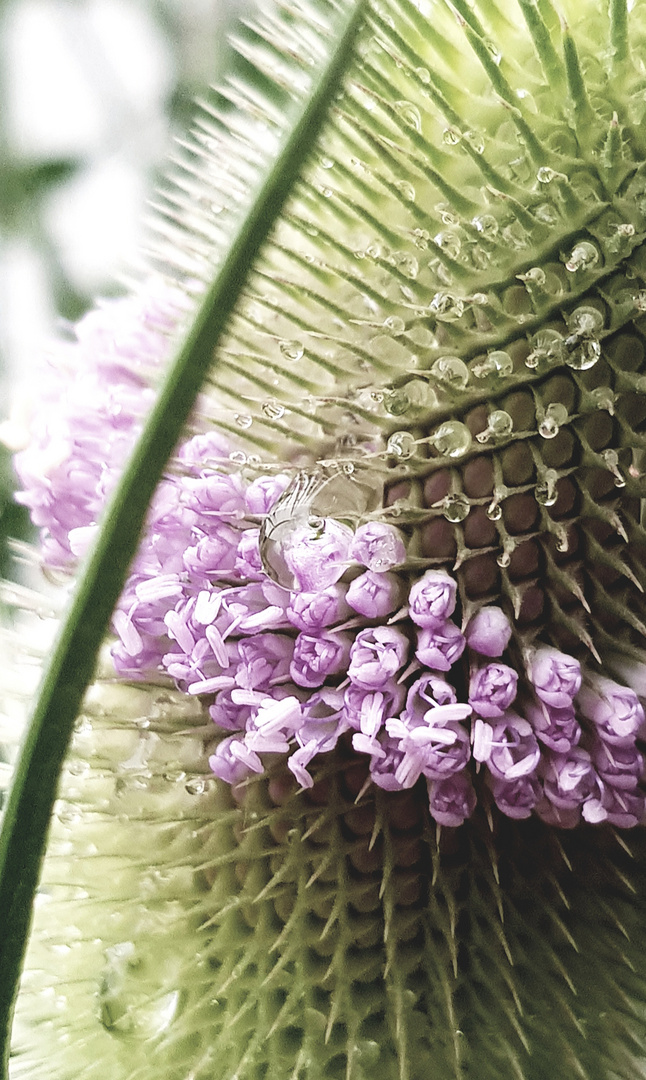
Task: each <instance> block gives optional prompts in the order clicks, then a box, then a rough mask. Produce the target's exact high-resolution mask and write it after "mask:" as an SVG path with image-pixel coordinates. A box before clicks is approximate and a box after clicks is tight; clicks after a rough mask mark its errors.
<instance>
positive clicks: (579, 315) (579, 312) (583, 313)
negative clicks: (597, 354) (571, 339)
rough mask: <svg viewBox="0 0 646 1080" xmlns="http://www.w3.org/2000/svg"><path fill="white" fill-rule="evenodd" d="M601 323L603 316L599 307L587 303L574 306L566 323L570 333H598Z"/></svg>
mask: <svg viewBox="0 0 646 1080" xmlns="http://www.w3.org/2000/svg"><path fill="white" fill-rule="evenodd" d="M603 324H604V318H603V315H602V314H601V312H600V311H599V309H598V308H596V307H592V305H588V304H582V305H581V306H580V307H578V308H575V309H574V311H573V312H572V314H571V315H570V317H569V319H568V323H567V325H568V330H569V331H570V333H572V334H598V333H599V331H600V330H602V329H603Z"/></svg>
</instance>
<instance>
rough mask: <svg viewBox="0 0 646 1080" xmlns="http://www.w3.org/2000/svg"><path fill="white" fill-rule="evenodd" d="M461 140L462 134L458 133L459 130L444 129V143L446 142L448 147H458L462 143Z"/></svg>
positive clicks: (452, 128)
mask: <svg viewBox="0 0 646 1080" xmlns="http://www.w3.org/2000/svg"><path fill="white" fill-rule="evenodd" d="M461 140H462V132H461V131H458V129H457V128H454V127H447V128H444V131H443V132H442V142H444V143H445V144H446V145H447V146H457V145H458V143H459V142H461Z"/></svg>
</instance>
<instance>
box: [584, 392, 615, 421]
mask: <svg viewBox="0 0 646 1080" xmlns="http://www.w3.org/2000/svg"><path fill="white" fill-rule="evenodd" d="M590 397H591V398H592V400H593V402H594V404H595V406H596V407H597V409H605V411H606V412H608V413H610V415H611V416H614V415H615V401H616V397H615V394H614V392H613V391H612V390H611V389H610V387H609V386H597V387H596V388H595V389H594V390H591V391H590Z"/></svg>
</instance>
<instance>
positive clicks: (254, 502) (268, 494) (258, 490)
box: [245, 473, 291, 515]
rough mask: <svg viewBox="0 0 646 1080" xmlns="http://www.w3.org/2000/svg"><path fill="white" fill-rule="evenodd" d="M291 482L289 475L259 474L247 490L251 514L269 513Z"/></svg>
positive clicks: (247, 505) (247, 506)
mask: <svg viewBox="0 0 646 1080" xmlns="http://www.w3.org/2000/svg"><path fill="white" fill-rule="evenodd" d="M290 483H291V481H290V478H289V476H287V475H286V474H285V473H280V474H279V475H278V476H259V477H258V478H257V479H256V480H254V481H253V483H251V484H249V487H248V488H247V490H246V492H245V506H246V508H247V511H248V513H250V514H257V515H261V514H268V513H269V511H270V510H271V509H272V507H273V506H274V504H275V503H277V502H278V500H279V498H280V496H281V495H282V494H283V492H284V491H285V489H286V488H288V487H289V484H290Z"/></svg>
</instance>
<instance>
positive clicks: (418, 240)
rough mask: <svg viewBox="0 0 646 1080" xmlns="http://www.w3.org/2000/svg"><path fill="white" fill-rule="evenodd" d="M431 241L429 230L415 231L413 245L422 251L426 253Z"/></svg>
mask: <svg viewBox="0 0 646 1080" xmlns="http://www.w3.org/2000/svg"><path fill="white" fill-rule="evenodd" d="M430 239H431V234H430V233H429V232H428V230H427V229H413V243H414V244H415V247H418V248H419V249H420V251H426V249H427V247H428V242H429V240H430ZM418 272H419V264H418Z"/></svg>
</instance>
